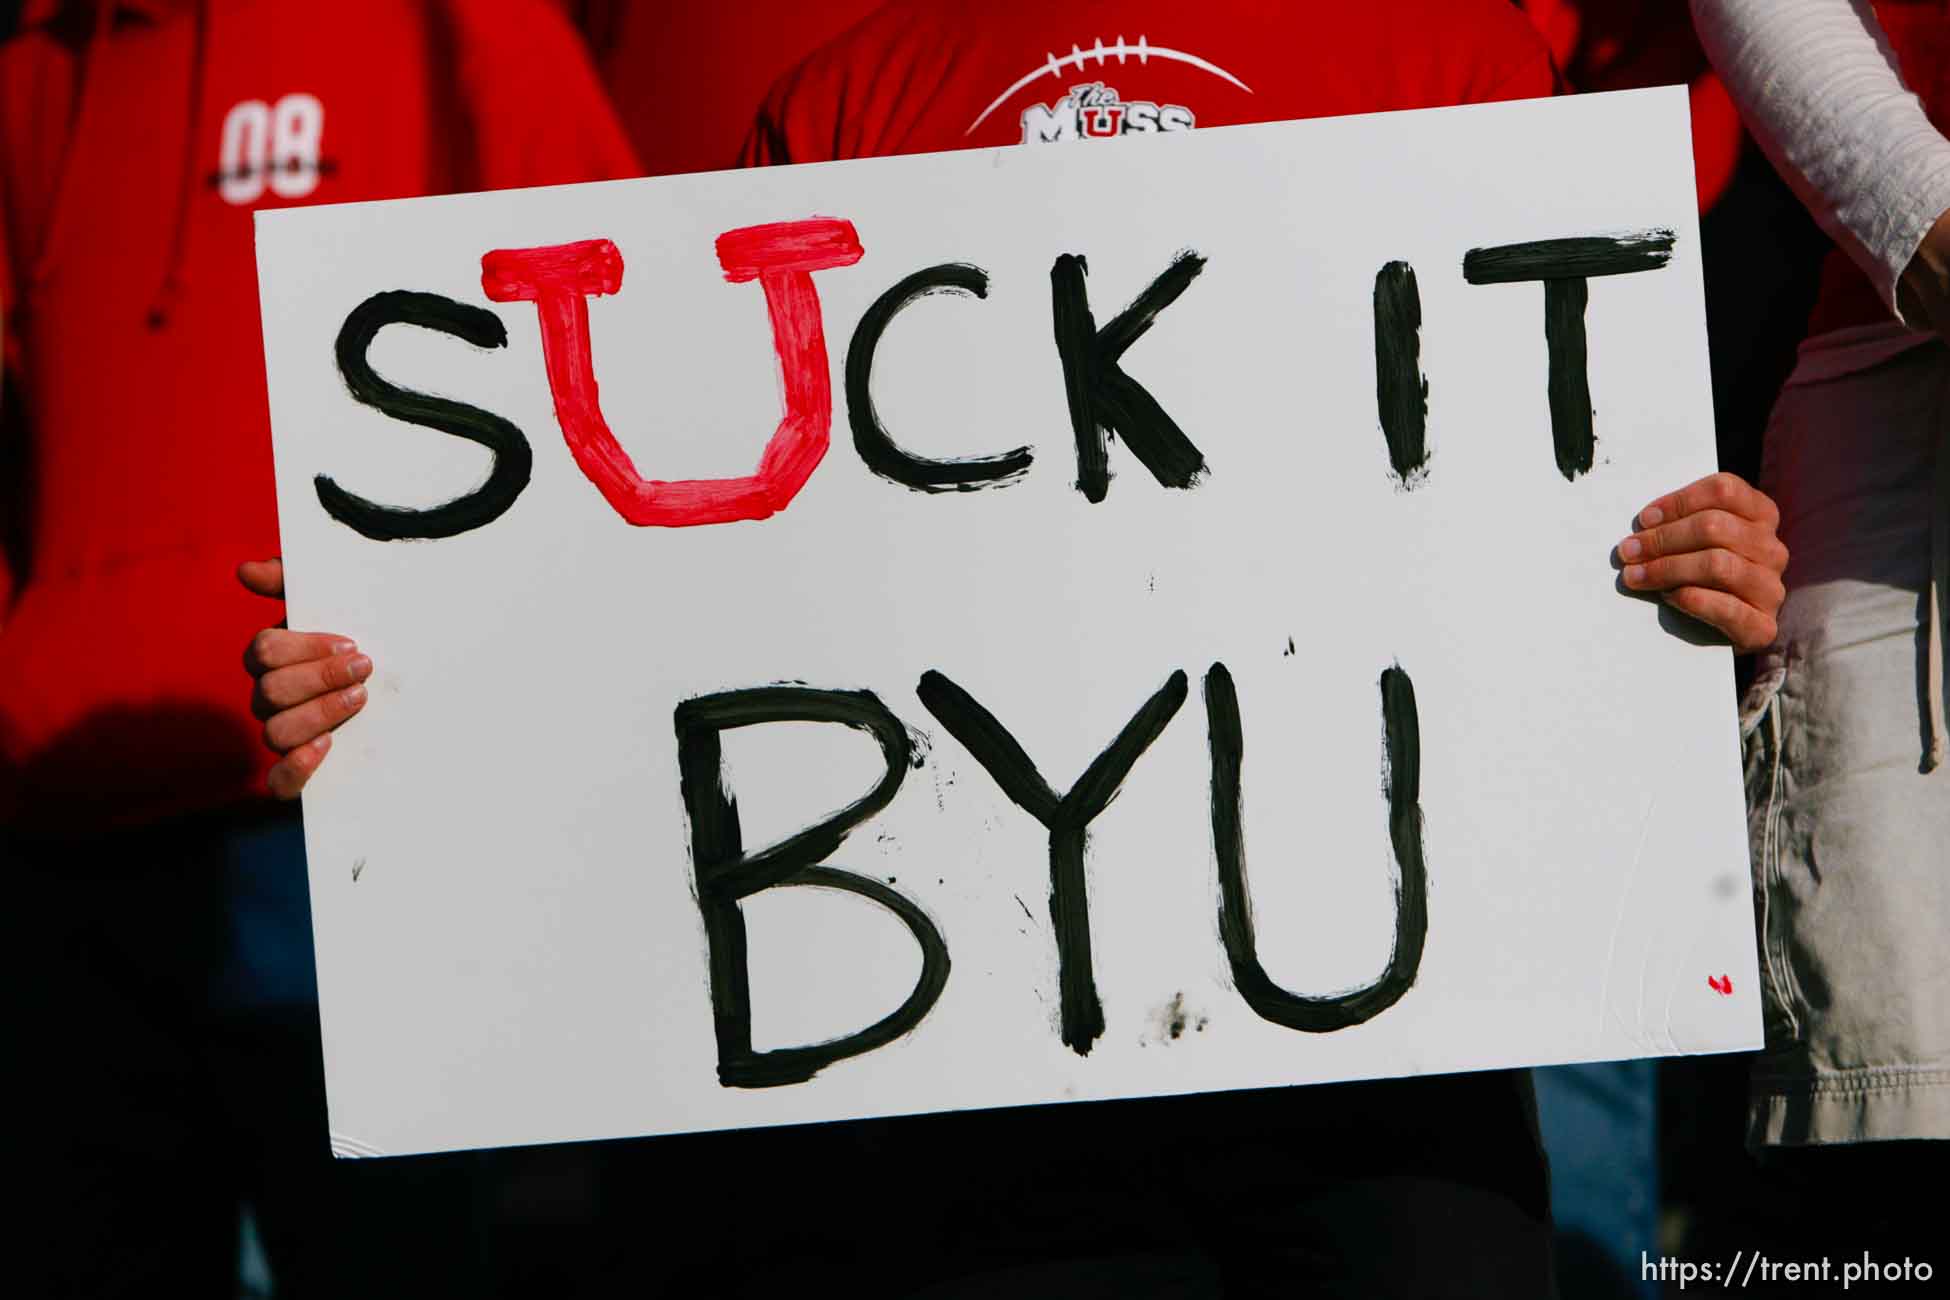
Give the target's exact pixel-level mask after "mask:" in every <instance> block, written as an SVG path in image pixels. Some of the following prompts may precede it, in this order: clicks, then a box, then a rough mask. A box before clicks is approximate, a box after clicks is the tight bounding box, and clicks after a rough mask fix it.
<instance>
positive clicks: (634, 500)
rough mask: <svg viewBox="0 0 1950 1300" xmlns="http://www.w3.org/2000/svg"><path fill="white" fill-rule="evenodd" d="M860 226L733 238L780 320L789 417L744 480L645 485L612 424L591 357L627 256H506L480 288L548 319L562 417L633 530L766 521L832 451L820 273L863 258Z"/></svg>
mask: <svg viewBox="0 0 1950 1300" xmlns="http://www.w3.org/2000/svg"><path fill="white" fill-rule="evenodd" d="M860 256H861V248H860V239H859V236H858V235H857V234H856V233H855V232H854V229H853V223H852V222H849V221H839V220H835V219H832V218H827V217H818V218H814V219H812V220H809V221H784V222H779V223H777V224H774V225H767V226H748V227H746V228H744V229H742V230H728V231H726V232H725V233H724V234H722V235H720V236H718V261H719V263H720V264H721V265H722V266H723V267H724V272H725V279H727V280H729V281H731V282H732V283H733V284H742V283H744V282H746V281H748V280H757V281H758V282H759V286H760V287H761V288H762V289H764V291H765V306H766V310H767V312H768V313H769V314H770V316H771V318H772V346H773V348H774V349H775V350H776V351H777V352H778V356H779V368H780V370H781V371H782V372H783V377H784V380H785V418H784V419H782V420H780V421H779V427H778V429H777V431H776V432H774V433H773V434H772V438H771V441H769V442H767V443H766V444H765V452H764V454H763V455H762V456H761V457H760V458H759V462H758V470H757V472H756V473H754V474H750V475H747V476H746V477H744V478H709V479H686V480H680V481H676V482H660V481H658V480H656V479H648V480H646V479H644V478H643V477H642V476H641V475H639V474H638V473H637V469H636V466H635V464H633V463H632V462H631V460H630V457H629V453H627V452H625V451H624V450H623V448H622V446H621V445H620V444H618V443H617V441H616V436H615V435H614V434H613V433H611V432H610V429H609V425H608V424H607V423H606V422H604V420H603V412H602V407H601V405H600V403H599V402H598V401H597V397H596V370H595V365H594V362H593V361H592V360H591V357H590V352H589V297H590V296H591V295H593V294H601V293H615V292H616V290H617V289H618V288H619V287H620V286H621V285H622V283H623V255H622V254H621V253H619V252H618V251H617V248H616V245H615V244H612V243H611V242H610V241H609V240H607V239H590V240H584V241H582V242H580V243H575V244H558V245H555V246H553V247H549V248H508V249H498V250H496V251H494V252H491V253H489V254H487V255H486V256H485V257H483V258H482V259H481V287H482V289H484V290H485V291H486V292H487V296H488V298H489V299H490V300H492V301H494V302H532V303H534V304H535V307H536V310H537V311H538V312H539V313H540V315H541V324H542V358H543V360H544V362H545V363H546V365H547V367H548V386H549V391H550V393H552V394H553V395H554V398H555V418H556V420H557V421H558V422H559V423H560V424H561V426H562V437H563V439H564V440H565V441H566V442H567V443H568V444H569V451H570V453H571V454H572V455H573V456H574V457H575V462H576V464H577V465H578V466H579V467H581V469H582V472H583V473H584V474H585V475H587V476H588V478H589V481H590V482H591V483H594V484H595V485H596V488H597V490H598V491H600V492H601V493H602V494H603V499H604V500H606V501H608V502H609V504H610V505H611V506H613V507H614V508H615V510H616V513H617V514H619V515H621V516H623V518H624V519H626V520H628V521H629V522H630V523H633V524H637V525H657V526H661V527H666V528H682V527H685V526H688V525H691V524H724V523H731V522H733V521H734V520H739V519H764V518H766V517H767V516H769V515H772V514H776V513H777V512H778V511H780V510H783V509H785V508H786V506H787V505H789V504H790V503H791V501H792V498H793V497H794V496H796V495H797V494H798V492H799V489H800V488H802V487H804V486H805V484H806V480H807V479H808V478H810V477H811V476H812V472H813V470H814V469H816V468H818V466H819V462H820V460H821V459H822V458H823V457H824V456H825V455H826V447H827V443H828V441H829V439H830V437H831V434H832V427H833V388H832V381H831V377H830V375H829V373H828V366H827V361H826V327H825V323H824V321H823V319H822V318H821V315H820V310H819V293H818V291H817V290H816V289H814V288H813V280H812V273H813V272H814V271H818V270H822V269H824V268H826V267H833V266H851V265H852V264H853V263H855V262H857V261H859V260H860Z"/></svg>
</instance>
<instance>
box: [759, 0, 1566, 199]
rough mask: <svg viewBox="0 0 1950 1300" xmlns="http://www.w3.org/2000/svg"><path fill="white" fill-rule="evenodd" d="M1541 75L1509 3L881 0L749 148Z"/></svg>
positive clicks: (1517, 90)
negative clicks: (955, 0)
mask: <svg viewBox="0 0 1950 1300" xmlns="http://www.w3.org/2000/svg"><path fill="white" fill-rule="evenodd" d="M1555 80H1556V78H1555V73H1554V72H1553V71H1552V68H1551V63H1550V56H1549V54H1548V52H1547V51H1546V50H1545V48H1544V44H1543V42H1542V40H1541V39H1540V38H1539V36H1538V35H1537V33H1536V32H1535V31H1534V30H1533V29H1532V28H1531V26H1530V25H1529V23H1528V22H1527V21H1526V20H1525V19H1524V16H1523V15H1522V14H1521V13H1519V12H1518V11H1517V9H1516V8H1515V7H1514V6H1512V5H1511V4H1509V3H1508V0H1388V2H1387V3H1381V2H1379V0H1375V2H1372V3H1350V2H1349V0H1208V2H1207V3H1203V4H1184V3H1169V4H1160V3H1156V2H1155V0H1119V3H1115V4H1112V3H1106V2H1103V0H1080V2H1079V3H1073V4H1067V5H1050V4H1045V3H1033V2H1032V0H962V2H960V3H945V2H943V0H894V3H891V4H888V5H886V6H884V7H883V8H881V9H879V10H878V11H876V12H875V13H874V14H872V15H871V16H870V17H868V18H866V19H865V20H863V21H862V22H861V23H859V24H858V25H857V26H855V27H853V28H852V29H851V30H849V31H847V32H846V33H844V34H842V35H841V36H840V37H838V38H837V39H836V40H834V41H833V42H832V43H830V44H828V45H827V46H825V47H824V48H823V49H821V50H819V51H817V52H816V53H814V54H813V55H812V56H811V57H810V58H808V59H807V60H806V61H805V62H804V63H802V64H800V65H799V67H798V68H796V69H795V70H793V71H792V72H791V73H789V74H788V75H787V76H786V77H784V78H783V79H782V80H781V81H780V82H779V83H778V84H777V85H776V86H774V87H773V89H772V91H771V93H770V94H769V95H768V96H767V97H766V100H765V103H764V105H763V107H762V108H761V109H760V112H759V118H758V122H757V124H756V125H755V126H754V128H753V130H752V134H751V137H750V138H749V139H748V140H747V142H746V145H745V161H746V162H747V163H778V162H811V161H817V160H822V159H832V158H860V157H871V156H877V155H883V154H899V153H921V152H928V151H932V150H940V149H958V148H968V147H977V146H989V145H1002V144H1017V143H1024V142H1048V143H1058V142H1061V143H1082V142H1084V141H1087V140H1088V139H1090V138H1092V137H1093V136H1103V135H1134V134H1144V133H1150V132H1163V131H1178V130H1187V129H1191V128H1194V127H1200V126H1224V125H1233V124H1239V123H1247V122H1270V121H1279V120H1282V119H1287V118H1299V117H1327V116H1332V115H1335V114H1343V113H1374V112H1381V111H1384V110H1388V109H1405V108H1430V107H1435V106H1438V105H1445V104H1460V103H1472V102H1478V101H1483V100H1496V99H1522V98H1525V97H1529V96H1538V95H1549V94H1551V93H1552V92H1553V90H1554V88H1555Z"/></svg>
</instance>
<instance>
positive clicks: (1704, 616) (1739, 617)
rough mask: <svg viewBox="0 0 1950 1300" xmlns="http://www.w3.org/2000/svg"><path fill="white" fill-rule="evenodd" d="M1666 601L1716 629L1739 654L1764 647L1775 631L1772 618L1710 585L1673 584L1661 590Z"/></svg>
mask: <svg viewBox="0 0 1950 1300" xmlns="http://www.w3.org/2000/svg"><path fill="white" fill-rule="evenodd" d="M1663 598H1664V600H1665V601H1666V603H1667V604H1669V605H1671V606H1672V607H1673V608H1674V609H1677V610H1679V611H1680V612H1681V613H1685V614H1690V615H1692V616H1693V617H1694V618H1696V619H1698V620H1699V621H1700V622H1702V623H1706V624H1708V625H1710V626H1712V627H1714V628H1717V629H1719V631H1721V632H1722V633H1724V634H1725V635H1726V638H1727V640H1729V641H1731V642H1733V648H1734V649H1735V650H1738V651H1740V652H1741V653H1742V654H1751V653H1752V652H1754V651H1756V650H1765V649H1766V648H1767V647H1769V646H1771V645H1773V644H1774V637H1775V634H1776V632H1777V631H1778V630H1779V629H1778V625H1777V624H1776V623H1775V621H1774V618H1773V616H1772V615H1770V614H1766V613H1763V612H1762V611H1760V610H1758V609H1755V608H1754V607H1753V606H1752V605H1749V604H1748V603H1747V602H1746V601H1744V600H1741V599H1740V598H1739V597H1738V596H1732V595H1729V594H1727V593H1726V592H1724V591H1716V590H1714V589H1713V588H1710V587H1676V588H1674V589H1673V590H1671V591H1668V592H1665V593H1663Z"/></svg>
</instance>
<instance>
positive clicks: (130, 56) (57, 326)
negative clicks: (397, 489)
mask: <svg viewBox="0 0 1950 1300" xmlns="http://www.w3.org/2000/svg"><path fill="white" fill-rule="evenodd" d="M58 10H59V11H58V13H57V14H56V16H55V17H53V18H51V19H48V20H47V21H45V22H43V23H42V24H40V25H39V26H37V27H34V28H31V29H29V30H27V31H24V32H23V33H22V34H21V35H20V36H19V37H17V38H16V39H15V40H14V41H12V42H11V43H9V44H7V45H6V46H5V47H3V48H0V304H4V305H5V307H6V312H7V329H6V357H7V368H8V390H9V391H8V393H7V397H8V401H9V405H10V406H11V405H14V404H15V399H16V398H19V399H24V400H23V401H21V402H20V403H19V404H20V405H21V406H22V407H24V413H25V418H24V424H25V440H26V446H25V452H26V456H27V459H28V461H29V462H30V463H29V466H28V473H27V475H26V476H25V479H24V481H16V482H14V483H13V484H11V486H13V487H15V488H18V489H21V490H20V491H17V492H15V493H12V494H11V495H13V496H15V497H17V498H23V499H22V500H17V501H15V502H14V503H13V504H12V505H11V506H10V507H9V513H8V516H7V518H6V520H5V522H6V524H7V525H8V527H7V528H6V529H5V532H6V533H8V534H10V539H11V541H12V543H13V545H12V546H10V548H9V550H10V552H12V553H11V554H10V555H9V557H8V558H9V561H10V564H9V566H8V567H9V569H10V571H11V575H12V579H13V589H12V591H11V593H10V596H11V599H10V602H9V603H8V608H7V609H6V613H5V615H4V622H3V623H0V818H4V819H5V820H6V821H7V822H8V823H9V824H14V825H30V826H36V827H45V828H58V829H61V830H64V831H82V830H87V829H92V828H94V827H97V826H101V825H107V824H126V823H129V822H135V821H140V820H142V819H145V818H150V817H154V816H157V815H161V814H165V813H172V812H184V811H193V810H200V809H209V808H216V807H221V806H224V805H226V804H230V803H232V802H235V801H237V800H241V799H246V798H249V797H251V796H252V795H253V794H254V793H255V792H257V791H259V790H260V789H261V786H262V776H263V772H264V770H265V768H266V767H267V766H268V764H269V755H268V754H266V752H265V751H264V749H263V746H262V744H261V743H260V741H259V734H260V728H259V724H258V723H257V722H256V721H255V720H254V719H252V717H251V716H250V714H249V711H248V683H247V682H246V681H245V679H244V677H243V673H242V670H241V668H240V667H239V663H238V656H239V653H240V651H241V649H242V647H243V646H244V644H245V643H246V642H247V641H248V640H249V638H250V635H251V633H252V632H253V631H255V630H256V629H257V628H260V627H262V626H264V625H265V624H267V623H269V622H272V621H274V620H275V619H276V618H277V617H278V615H279V611H278V610H277V608H276V607H275V606H273V605H272V604H270V603H269V602H267V601H263V600H259V599H257V598H255V597H252V596H250V595H249V594H248V593H246V592H244V591H243V590H242V589H241V588H240V587H239V586H238V585H237V580H236V578H235V577H234V570H235V566H236V564H237V561H238V560H239V559H243V558H247V557H250V556H262V555H271V554H275V553H276V552H277V550H278V532H277V520H276V513H275V506H274V502H273V495H272V480H271V444H270V437H269V433H268V429H267V427H266V415H265V410H266V403H265V393H264V362H263V347H262V337H261V334H260V332H259V324H258V308H257V289H256V267H255V262H254V260H253V250H252V240H251V213H252V211H254V210H256V209H259V208H268V207H279V206H285V205H289V204H296V203H319V202H336V201H345V200H354V199H377V198H394V197H401V196H407V195H416V194H426V193H438V192H443V191H453V190H469V189H487V188H493V187H497V186H509V185H536V184H547V183H553V182H563V181H578V180H594V179H604V178H611V177H618V176H625V175H632V174H635V171H636V168H635V162H634V160H633V158H632V155H631V152H630V149H629V146H628V144H627V143H626V142H625V140H624V138H623V136H622V133H621V131H620V129H619V128H618V126H617V124H616V121H615V118H614V115H613V114H612V113H611V111H610V109H609V107H608V104H607V102H606V100H605V99H604V97H603V94H602V91H601V89H600V88H599V86H598V84H597V82H596V79H595V76H594V74H593V72H592V70H591V68H590V66H589V62H588V59H587V57H586V55H585V53H584V51H583V49H582V47H581V45H580V43H579V42H578V40H577V38H576V37H575V36H574V34H573V33H572V32H571V30H570V29H569V27H568V26H567V24H566V23H565V22H564V20H563V19H562V18H561V16H560V15H559V14H558V13H556V12H555V11H554V10H553V9H551V8H549V7H548V6H546V5H545V4H542V3H540V2H539V0H335V3H332V4H298V3H283V4H272V3H263V2H261V0H259V2H254V3H253V2H250V0H201V2H196V0H176V2H173V3H172V2H171V0H141V2H139V3H138V2H132V0H122V2H121V3H119V4H115V5H114V6H113V8H112V10H106V11H105V10H103V9H101V8H99V7H98V6H96V5H92V4H68V5H65V6H59V7H58ZM15 390H18V391H15ZM16 436H18V435H16Z"/></svg>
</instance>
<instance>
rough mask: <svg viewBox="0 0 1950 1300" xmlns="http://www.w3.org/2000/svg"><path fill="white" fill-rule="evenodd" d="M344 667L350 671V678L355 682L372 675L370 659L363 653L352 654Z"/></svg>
mask: <svg viewBox="0 0 1950 1300" xmlns="http://www.w3.org/2000/svg"><path fill="white" fill-rule="evenodd" d="M346 668H347V669H349V670H350V671H351V673H352V680H353V681H355V682H363V681H364V680H366V678H368V677H370V676H372V660H370V659H368V658H367V657H366V656H364V655H354V656H352V660H351V662H349V663H347V664H346Z"/></svg>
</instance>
